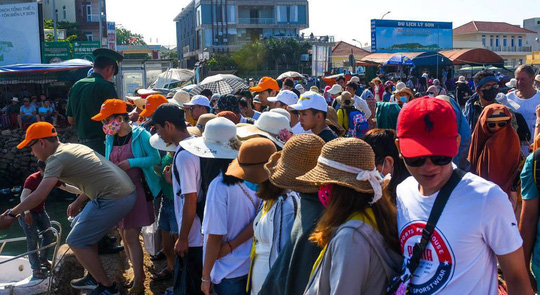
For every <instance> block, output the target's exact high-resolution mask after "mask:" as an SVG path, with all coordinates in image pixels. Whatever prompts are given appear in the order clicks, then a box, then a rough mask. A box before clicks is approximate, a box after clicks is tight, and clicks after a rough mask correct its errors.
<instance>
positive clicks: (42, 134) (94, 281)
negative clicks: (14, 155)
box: [0, 122, 137, 294]
mask: <svg viewBox="0 0 540 295" xmlns="http://www.w3.org/2000/svg"><path fill="white" fill-rule="evenodd" d="M25 147H28V148H30V149H31V150H32V154H33V155H34V156H35V157H36V158H38V159H39V160H41V161H44V162H45V163H46V167H45V171H44V174H43V180H42V181H41V183H40V185H39V186H38V188H37V189H36V190H34V191H33V192H32V193H31V194H30V195H28V196H27V197H26V199H24V201H22V202H21V203H20V204H19V205H17V206H15V207H13V208H12V209H9V210H8V211H6V212H5V213H4V214H3V215H2V217H3V218H2V219H5V218H6V217H7V218H12V219H13V220H14V219H15V218H16V217H17V216H18V215H19V214H21V213H22V212H24V211H26V210H30V209H32V208H34V207H35V206H36V205H38V204H39V203H41V202H43V201H44V200H45V199H46V198H47V196H48V195H49V193H50V191H51V190H52V189H53V188H54V187H55V186H56V184H57V183H58V181H62V182H64V183H68V184H71V185H73V186H75V187H77V188H79V189H80V190H81V191H82V192H83V193H82V194H81V195H80V196H79V197H78V198H77V199H76V200H75V201H74V202H73V203H71V204H70V205H69V206H68V209H67V214H68V215H69V216H75V215H77V216H76V217H75V220H74V221H73V223H72V228H71V232H70V233H69V235H68V236H67V239H66V243H67V244H68V245H69V246H70V247H71V249H72V250H73V252H74V253H75V256H76V257H77V260H78V261H79V262H80V263H81V264H82V266H83V267H84V268H86V269H87V270H88V272H89V275H87V276H85V277H84V278H82V279H77V280H73V281H71V286H72V287H73V288H76V289H93V288H95V290H94V291H92V292H91V293H90V294H117V293H118V288H117V287H116V284H114V283H112V282H111V281H110V280H109V278H108V277H107V274H106V273H105V270H104V269H103V265H102V263H101V260H100V259H99V256H98V248H97V243H98V241H99V240H100V239H101V238H103V237H104V236H105V235H106V234H107V232H108V231H109V230H111V229H112V228H113V227H114V226H115V225H116V223H117V222H118V221H119V220H120V219H122V218H123V217H124V216H125V215H127V214H128V213H129V212H130V211H131V209H132V208H133V206H134V205H135V202H136V201H137V194H136V192H135V186H134V185H133V183H132V182H131V179H130V178H129V176H128V175H127V174H126V172H124V171H123V170H122V169H120V168H119V167H118V166H116V165H115V164H113V163H112V162H110V161H109V160H107V159H105V158H104V157H103V156H102V155H101V154H100V153H98V152H96V151H94V150H92V149H91V148H89V147H87V146H85V145H82V144H70V143H61V142H59V140H58V134H57V132H56V129H55V128H54V126H53V125H51V124H50V123H48V122H38V123H34V124H32V125H30V127H28V129H27V130H26V137H25V138H24V140H23V141H22V142H21V143H20V144H19V145H17V148H18V149H22V148H25ZM88 199H90V202H88V203H87V204H86V205H84V209H82V211H81V212H80V213H79V210H80V209H81V208H82V206H83V204H84V202H85V201H86V200H88ZM2 219H0V221H1V220H2ZM0 226H1V225H0Z"/></svg>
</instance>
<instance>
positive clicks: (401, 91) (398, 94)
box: [395, 87, 414, 100]
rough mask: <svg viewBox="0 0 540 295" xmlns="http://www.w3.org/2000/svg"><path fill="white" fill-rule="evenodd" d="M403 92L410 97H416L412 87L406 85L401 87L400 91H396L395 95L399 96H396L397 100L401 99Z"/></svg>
mask: <svg viewBox="0 0 540 295" xmlns="http://www.w3.org/2000/svg"><path fill="white" fill-rule="evenodd" d="M401 94H406V95H408V96H409V98H410V99H413V98H414V94H413V93H412V91H411V89H409V88H408V87H405V88H403V89H401V90H400V91H396V94H395V96H398V97H396V100H399V96H401Z"/></svg>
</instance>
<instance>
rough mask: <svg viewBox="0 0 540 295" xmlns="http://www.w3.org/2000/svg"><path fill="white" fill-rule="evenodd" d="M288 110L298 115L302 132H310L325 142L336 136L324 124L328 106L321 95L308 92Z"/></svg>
mask: <svg viewBox="0 0 540 295" xmlns="http://www.w3.org/2000/svg"><path fill="white" fill-rule="evenodd" d="M288 109H290V110H294V111H298V112H299V113H300V124H301V125H302V128H304V130H311V131H312V132H313V133H314V134H317V135H318V136H319V137H320V138H322V139H323V140H324V141H325V142H329V141H331V140H332V139H335V138H337V137H338V136H337V135H336V133H335V132H334V131H332V129H330V127H328V125H327V124H326V112H327V111H328V105H327V104H326V100H325V99H324V97H322V95H320V94H318V93H315V92H312V91H308V92H305V93H304V94H302V96H301V97H300V99H299V100H298V102H297V103H296V104H293V105H290V106H289V107H288Z"/></svg>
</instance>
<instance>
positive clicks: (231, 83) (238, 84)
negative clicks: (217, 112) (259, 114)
mask: <svg viewBox="0 0 540 295" xmlns="http://www.w3.org/2000/svg"><path fill="white" fill-rule="evenodd" d="M245 88H249V86H248V85H247V84H246V83H245V82H244V79H242V78H239V77H237V76H235V75H231V74H217V75H214V76H210V77H207V78H206V79H204V80H202V81H201V83H199V84H198V85H197V86H196V87H194V88H193V89H192V90H191V91H190V94H191V95H197V94H199V93H201V91H203V90H204V89H208V90H211V91H212V93H218V94H220V95H225V94H230V93H232V92H233V91H236V90H238V89H245Z"/></svg>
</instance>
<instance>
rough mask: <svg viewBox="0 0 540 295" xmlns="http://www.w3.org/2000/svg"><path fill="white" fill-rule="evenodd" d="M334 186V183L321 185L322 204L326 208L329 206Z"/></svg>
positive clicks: (320, 199) (320, 197) (320, 198)
mask: <svg viewBox="0 0 540 295" xmlns="http://www.w3.org/2000/svg"><path fill="white" fill-rule="evenodd" d="M333 188H334V185H333V184H326V185H321V186H320V187H319V201H321V204H322V205H323V206H324V208H326V207H328V203H329V202H330V196H331V195H332V189H333Z"/></svg>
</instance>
